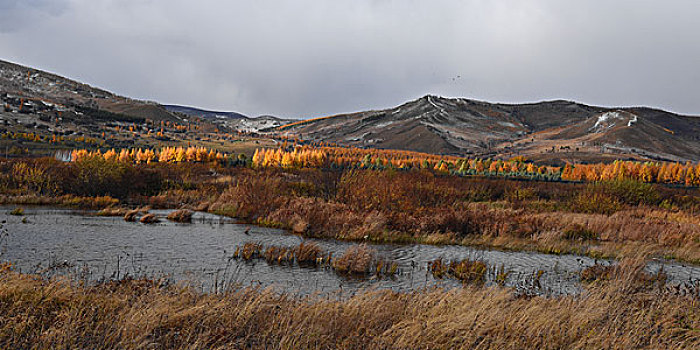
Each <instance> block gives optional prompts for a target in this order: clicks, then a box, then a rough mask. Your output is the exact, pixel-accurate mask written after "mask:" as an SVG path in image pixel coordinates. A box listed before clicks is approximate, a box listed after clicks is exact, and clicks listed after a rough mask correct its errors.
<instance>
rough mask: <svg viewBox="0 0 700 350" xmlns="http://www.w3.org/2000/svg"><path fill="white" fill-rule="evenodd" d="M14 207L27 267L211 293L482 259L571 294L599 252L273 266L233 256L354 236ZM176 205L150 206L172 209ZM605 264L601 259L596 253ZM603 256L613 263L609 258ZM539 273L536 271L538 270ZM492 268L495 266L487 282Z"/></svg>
mask: <svg viewBox="0 0 700 350" xmlns="http://www.w3.org/2000/svg"><path fill="white" fill-rule="evenodd" d="M13 208H14V207H0V221H2V220H6V223H5V224H4V225H3V226H4V230H5V232H4V233H3V234H2V235H1V236H0V261H6V262H12V263H13V264H14V266H15V268H16V269H17V270H19V271H21V272H25V273H39V274H42V275H44V276H52V275H56V274H70V275H71V276H79V278H83V279H87V280H100V279H111V278H121V277H124V276H137V277H153V278H168V279H170V280H172V281H176V282H180V283H187V284H189V285H191V286H193V287H196V288H198V289H200V290H202V291H204V292H211V291H215V290H221V288H222V287H226V286H231V285H240V286H261V287H273V288H274V289H276V290H278V291H281V292H289V293H295V294H313V293H317V294H331V293H341V294H348V293H350V294H351V293H354V292H356V291H357V290H359V289H366V288H391V289H393V290H396V291H410V290H413V289H418V288H424V287H431V286H441V287H447V288H451V287H459V286H461V284H460V283H459V282H457V281H454V280H450V279H443V280H439V279H435V278H433V277H432V275H431V274H430V273H429V271H428V268H427V266H428V262H429V261H432V260H434V259H436V258H440V257H441V258H443V259H447V260H455V259H464V258H470V259H476V260H480V261H483V262H485V263H486V264H487V265H488V266H490V267H492V268H493V269H500V268H503V269H504V270H506V271H509V272H510V273H509V275H508V277H507V279H506V283H505V284H506V285H507V286H511V287H514V288H516V289H518V290H521V291H526V292H529V293H535V294H553V295H558V294H570V293H577V292H578V291H580V284H579V275H578V273H579V272H580V271H581V270H582V269H583V268H585V267H588V266H591V265H593V264H595V263H596V260H594V259H592V258H588V257H582V256H575V255H548V254H540V253H533V252H503V251H497V250H486V249H477V248H471V247H463V246H430V245H420V244H412V245H392V244H379V245H372V247H373V248H374V249H376V250H377V252H378V253H379V256H380V257H382V258H384V259H386V260H390V261H395V262H396V263H398V265H399V273H398V274H397V275H396V276H394V277H392V278H388V277H383V278H376V277H369V278H356V277H347V276H340V275H338V274H336V273H335V272H334V271H333V270H332V269H331V268H329V267H316V268H311V267H299V266H296V265H294V266H277V265H268V264H267V263H266V262H265V261H264V260H258V261H242V260H237V259H233V254H234V251H235V250H236V248H237V247H239V246H242V245H243V244H244V243H247V242H259V243H262V244H263V245H278V246H290V247H291V246H296V245H298V244H299V243H300V242H302V241H304V240H307V241H313V242H315V243H317V244H318V245H319V246H321V247H322V248H323V249H324V250H325V251H327V252H333V253H334V256H338V255H340V254H342V252H343V251H344V250H345V249H347V248H348V247H350V246H351V245H354V244H357V243H350V242H342V241H335V240H321V239H303V238H301V237H299V236H297V235H293V234H290V233H288V232H286V231H283V230H277V229H270V228H263V227H256V226H250V225H241V224H236V223H235V221H234V220H232V219H230V218H226V217H221V216H216V215H212V214H208V213H200V212H197V213H195V214H194V216H193V222H192V223H189V224H181V223H174V222H169V221H167V220H162V221H161V222H160V223H158V224H151V225H145V224H141V223H139V222H126V221H124V219H123V218H122V217H103V216H96V215H95V212H86V211H78V210H70V209H59V208H47V207H33V208H32V207H29V208H25V213H24V216H13V215H10V214H9V212H10V211H11V210H12V209H13ZM168 212H169V211H165V210H153V211H151V213H154V214H156V215H158V216H161V217H163V218H164V217H165V216H166V215H167V213H168ZM598 262H599V263H600V262H601V261H598ZM604 263H610V262H609V261H605V262H604ZM662 267H663V269H664V271H665V272H666V273H667V274H668V276H669V280H671V281H676V282H681V281H688V280H691V281H696V280H697V279H698V278H700V267H697V266H692V265H691V266H689V265H684V264H679V263H675V262H661V261H654V262H651V263H650V264H649V265H648V266H647V269H648V270H649V271H652V272H654V271H657V270H658V269H659V268H662ZM540 270H541V271H542V272H541V277H540V278H539V279H536V278H535V277H534V276H535V275H537V273H538V271H540ZM494 276H495V273H493V272H492V273H489V274H488V282H487V283H488V284H492V283H493V278H494Z"/></svg>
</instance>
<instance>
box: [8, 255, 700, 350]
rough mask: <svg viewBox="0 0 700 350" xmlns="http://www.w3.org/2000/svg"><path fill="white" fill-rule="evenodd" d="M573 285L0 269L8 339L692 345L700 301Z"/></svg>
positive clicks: (155, 344)
mask: <svg viewBox="0 0 700 350" xmlns="http://www.w3.org/2000/svg"><path fill="white" fill-rule="evenodd" d="M639 268H640V265H639V264H627V265H624V267H623V268H621V269H618V271H617V273H616V274H615V275H614V276H613V277H612V278H613V279H612V280H609V281H608V282H599V283H594V284H592V285H590V286H589V288H588V290H587V291H586V292H584V293H583V294H582V295H579V296H566V297H556V298H551V297H550V298H545V297H518V296H516V295H515V294H514V293H513V292H512V291H510V290H508V289H504V288H484V287H476V286H468V287H466V288H464V289H457V290H452V291H444V290H427V291H421V292H414V293H410V294H400V293H393V292H390V291H367V292H362V293H359V294H357V295H355V296H353V297H350V298H348V299H338V298H334V297H328V298H320V297H313V296H312V297H304V298H300V297H293V296H290V295H279V294H275V293H272V292H270V291H267V290H258V289H240V290H231V291H229V292H227V293H223V294H198V293H196V292H194V291H192V290H188V289H183V288H179V287H173V286H162V285H159V284H158V283H157V282H154V281H148V280H123V281H119V282H110V283H106V284H102V285H97V286H89V287H88V286H79V285H73V284H71V283H69V282H67V281H61V280H51V281H47V280H42V279H40V278H37V277H35V276H31V275H21V274H18V273H15V272H11V271H9V270H8V269H7V268H5V269H4V270H3V271H2V272H1V273H0V348H3V349H68V348H71V349H73V348H79V349H86V348H110V349H111V348H118V349H263V348H264V349H460V348H465V349H467V348H468V349H523V348H531V349H603V348H605V349H630V348H649V349H661V348H663V349H697V348H698V347H700V333H698V332H699V329H700V307H699V306H698V302H697V300H696V299H695V300H694V299H691V298H689V297H682V296H677V295H672V294H669V293H666V292H664V291H663V290H664V289H663V288H661V286H659V285H656V284H649V283H646V282H644V281H640V280H639V279H637V278H634V277H633V276H635V274H636V273H637V272H638V269H639Z"/></svg>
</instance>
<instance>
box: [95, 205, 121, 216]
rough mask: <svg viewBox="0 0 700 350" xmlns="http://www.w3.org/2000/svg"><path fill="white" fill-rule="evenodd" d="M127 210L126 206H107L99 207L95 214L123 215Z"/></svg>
mask: <svg viewBox="0 0 700 350" xmlns="http://www.w3.org/2000/svg"><path fill="white" fill-rule="evenodd" d="M128 212H129V210H128V209H126V208H120V207H107V208H103V209H100V211H98V212H97V216H125V215H126V213H128Z"/></svg>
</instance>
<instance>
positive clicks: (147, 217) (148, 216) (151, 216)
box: [139, 213, 160, 224]
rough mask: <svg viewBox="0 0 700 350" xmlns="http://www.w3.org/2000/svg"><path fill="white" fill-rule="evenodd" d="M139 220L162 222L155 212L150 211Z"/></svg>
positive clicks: (145, 222)
mask: <svg viewBox="0 0 700 350" xmlns="http://www.w3.org/2000/svg"><path fill="white" fill-rule="evenodd" d="M139 222H141V223H142V224H157V223H159V222H160V219H159V218H158V216H156V215H155V214H152V213H149V214H145V215H144V216H142V217H141V219H139Z"/></svg>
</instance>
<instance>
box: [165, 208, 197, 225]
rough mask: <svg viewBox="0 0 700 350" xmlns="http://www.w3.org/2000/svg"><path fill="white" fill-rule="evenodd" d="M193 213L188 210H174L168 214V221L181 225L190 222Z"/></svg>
mask: <svg viewBox="0 0 700 350" xmlns="http://www.w3.org/2000/svg"><path fill="white" fill-rule="evenodd" d="M193 214H194V213H193V212H192V211H191V210H189V209H180V210H175V211H173V212H171V213H170V214H168V220H170V221H174V222H181V223H190V222H192V215H193Z"/></svg>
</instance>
